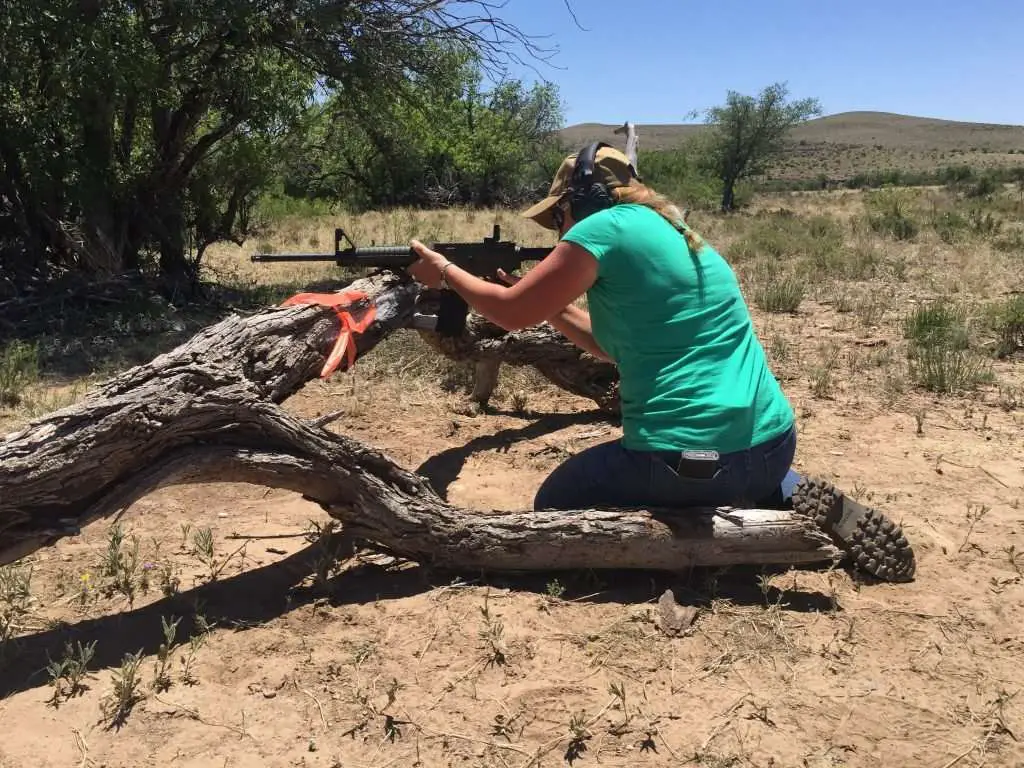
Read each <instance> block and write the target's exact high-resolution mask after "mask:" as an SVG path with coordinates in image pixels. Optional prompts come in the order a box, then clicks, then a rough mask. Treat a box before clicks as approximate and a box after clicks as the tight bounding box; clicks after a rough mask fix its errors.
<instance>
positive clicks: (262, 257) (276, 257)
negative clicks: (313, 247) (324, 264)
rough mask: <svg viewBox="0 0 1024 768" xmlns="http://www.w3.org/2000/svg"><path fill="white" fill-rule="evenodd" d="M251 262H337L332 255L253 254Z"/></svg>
mask: <svg viewBox="0 0 1024 768" xmlns="http://www.w3.org/2000/svg"><path fill="white" fill-rule="evenodd" d="M252 260H253V261H337V259H336V258H335V256H334V254H333V253H254V254H253V255H252Z"/></svg>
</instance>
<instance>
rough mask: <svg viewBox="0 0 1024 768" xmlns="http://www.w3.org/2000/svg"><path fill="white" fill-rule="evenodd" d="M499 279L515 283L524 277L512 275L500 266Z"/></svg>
mask: <svg viewBox="0 0 1024 768" xmlns="http://www.w3.org/2000/svg"><path fill="white" fill-rule="evenodd" d="M498 279H499V280H501V282H503V283H504V284H505V285H515V284H516V283H518V282H519V281H520V280H522V279H523V278H521V277H516V276H515V275H510V274H509V273H508V272H506V271H505V270H504V269H501V268H500V267H499V268H498Z"/></svg>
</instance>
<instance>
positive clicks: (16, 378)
mask: <svg viewBox="0 0 1024 768" xmlns="http://www.w3.org/2000/svg"><path fill="white" fill-rule="evenodd" d="M38 378H39V348H38V347H37V346H36V345H35V344H26V343H24V342H21V341H15V342H12V343H10V344H8V345H7V346H6V347H5V348H4V349H3V351H0V405H17V404H18V403H20V402H21V399H22V397H23V396H24V393H25V390H26V389H27V388H28V387H29V386H31V385H32V384H34V383H35V382H36V380H37V379H38Z"/></svg>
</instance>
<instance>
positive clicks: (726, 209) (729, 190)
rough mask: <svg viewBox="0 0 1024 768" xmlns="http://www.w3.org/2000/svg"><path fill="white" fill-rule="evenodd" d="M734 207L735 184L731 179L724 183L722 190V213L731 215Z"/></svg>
mask: <svg viewBox="0 0 1024 768" xmlns="http://www.w3.org/2000/svg"><path fill="white" fill-rule="evenodd" d="M735 205H736V182H735V181H734V180H732V179H727V180H726V181H725V186H724V188H723V189H722V213H731V212H732V209H733V207H735Z"/></svg>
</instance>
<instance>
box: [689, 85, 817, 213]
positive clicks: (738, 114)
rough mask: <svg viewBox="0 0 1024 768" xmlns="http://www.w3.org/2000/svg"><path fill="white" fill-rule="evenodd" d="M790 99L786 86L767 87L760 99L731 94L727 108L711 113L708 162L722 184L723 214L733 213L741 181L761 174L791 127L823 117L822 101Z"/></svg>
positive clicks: (779, 148)
mask: <svg viewBox="0 0 1024 768" xmlns="http://www.w3.org/2000/svg"><path fill="white" fill-rule="evenodd" d="M788 95H789V92H788V89H787V88H786V85H785V84H783V83H774V84H773V85H770V86H768V87H767V88H765V89H764V90H763V91H761V93H760V94H759V95H758V96H757V98H756V99H755V98H754V97H753V96H744V95H743V94H740V93H736V92H735V91H729V93H728V95H727V97H726V102H725V104H724V105H723V106H719V107H713V108H712V109H709V110H708V112H707V122H708V124H709V125H711V127H712V131H711V133H710V136H709V137H708V142H709V147H708V149H709V161H710V163H711V165H712V167H713V168H714V170H715V172H716V174H717V175H718V178H719V179H721V181H722V210H723V211H726V212H728V211H731V210H732V209H733V206H734V200H735V188H736V182H737V181H739V180H740V179H744V178H747V177H748V176H753V175H754V174H757V173H760V172H761V171H762V169H763V168H764V165H765V163H766V162H767V161H768V160H771V159H772V157H773V156H774V155H776V154H778V152H779V151H780V150H781V149H782V147H783V145H784V142H785V138H786V134H787V133H788V132H789V130H790V129H791V128H793V127H794V126H795V125H797V124H799V123H802V122H803V121H805V120H807V119H808V118H810V117H813V116H815V115H820V114H821V106H820V104H819V103H818V101H817V99H801V100H799V101H788V100H787V98H788Z"/></svg>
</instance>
